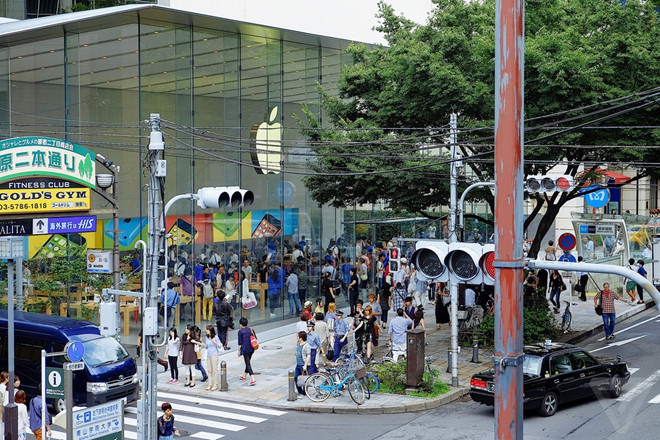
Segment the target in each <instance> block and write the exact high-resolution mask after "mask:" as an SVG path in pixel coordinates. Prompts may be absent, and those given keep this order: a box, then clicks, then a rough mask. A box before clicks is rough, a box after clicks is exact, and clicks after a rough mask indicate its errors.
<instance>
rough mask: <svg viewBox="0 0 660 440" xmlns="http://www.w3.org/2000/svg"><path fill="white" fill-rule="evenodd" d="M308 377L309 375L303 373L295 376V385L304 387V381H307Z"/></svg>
mask: <svg viewBox="0 0 660 440" xmlns="http://www.w3.org/2000/svg"><path fill="white" fill-rule="evenodd" d="M308 377H309V375H307V374H305V373H303V374H301V375H300V376H298V377H297V378H296V385H297V386H298V387H300V388H304V386H305V382H307V378H308Z"/></svg>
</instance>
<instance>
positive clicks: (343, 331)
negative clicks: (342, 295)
mask: <svg viewBox="0 0 660 440" xmlns="http://www.w3.org/2000/svg"><path fill="white" fill-rule="evenodd" d="M336 315H337V322H336V323H335V346H334V347H333V350H334V352H335V355H334V357H333V358H332V362H337V359H339V355H340V353H341V349H342V348H344V346H345V345H346V344H348V340H347V338H348V331H349V326H348V323H347V322H346V321H344V312H342V311H341V310H337V312H336Z"/></svg>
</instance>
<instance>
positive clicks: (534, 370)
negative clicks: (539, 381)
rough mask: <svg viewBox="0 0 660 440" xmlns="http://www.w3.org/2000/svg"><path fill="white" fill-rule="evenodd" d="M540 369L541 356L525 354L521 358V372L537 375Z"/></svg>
mask: <svg viewBox="0 0 660 440" xmlns="http://www.w3.org/2000/svg"><path fill="white" fill-rule="evenodd" d="M540 369H541V358H540V357H538V356H531V355H528V354H526V355H525V358H524V359H523V374H529V375H531V376H538V375H539V370H540Z"/></svg>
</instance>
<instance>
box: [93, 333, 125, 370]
mask: <svg viewBox="0 0 660 440" xmlns="http://www.w3.org/2000/svg"><path fill="white" fill-rule="evenodd" d="M83 346H84V347H85V354H84V356H83V360H84V361H85V363H86V364H87V365H89V366H90V367H98V366H99V365H104V364H105V365H109V364H113V363H115V362H117V361H121V360H124V359H126V358H127V357H129V354H128V353H127V352H126V350H125V349H124V347H122V346H121V344H120V343H119V342H117V341H116V340H115V339H113V338H98V339H92V340H91V341H86V342H83Z"/></svg>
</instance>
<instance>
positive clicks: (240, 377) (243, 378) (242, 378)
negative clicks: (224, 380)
mask: <svg viewBox="0 0 660 440" xmlns="http://www.w3.org/2000/svg"><path fill="white" fill-rule="evenodd" d="M238 378H239V379H240V380H245V379H247V377H246V376H238Z"/></svg>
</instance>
